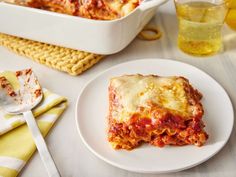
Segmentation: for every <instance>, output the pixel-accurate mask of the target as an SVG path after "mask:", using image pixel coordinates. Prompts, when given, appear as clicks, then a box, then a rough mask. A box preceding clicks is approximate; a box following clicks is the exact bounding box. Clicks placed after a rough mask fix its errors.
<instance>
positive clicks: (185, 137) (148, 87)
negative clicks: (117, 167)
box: [108, 74, 208, 150]
mask: <svg viewBox="0 0 236 177" xmlns="http://www.w3.org/2000/svg"><path fill="white" fill-rule="evenodd" d="M201 98H202V94H201V93H200V92H199V91H197V90H196V89H194V88H193V87H192V86H191V85H190V83H189V81H188V80H187V79H186V78H184V77H176V76H173V77H160V76H155V75H147V76H143V75H139V74H137V75H124V76H120V77H115V78H112V79H111V80H110V85H109V114H108V140H109V142H110V143H111V144H112V146H113V148H115V149H128V150H130V149H133V148H135V147H137V146H138V145H140V144H141V143H143V142H146V143H150V144H152V145H155V146H159V147H163V146H165V145H177V146H181V145H187V144H192V145H197V146H202V145H203V144H204V143H205V142H206V140H207V139H208V135H207V133H206V132H205V131H204V129H203V128H204V123H203V122H202V116H203V113H204V111H203V107H202V104H201V103H200V100H201Z"/></svg>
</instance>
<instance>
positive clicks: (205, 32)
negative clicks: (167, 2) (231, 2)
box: [175, 0, 227, 56]
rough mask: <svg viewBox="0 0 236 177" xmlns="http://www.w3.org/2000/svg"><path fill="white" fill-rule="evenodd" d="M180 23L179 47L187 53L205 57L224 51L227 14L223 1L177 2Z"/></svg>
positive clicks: (180, 0) (186, 0)
mask: <svg viewBox="0 0 236 177" xmlns="http://www.w3.org/2000/svg"><path fill="white" fill-rule="evenodd" d="M175 5H176V12H177V16H178V21H179V33H178V46H179V48H180V49H181V50H182V51H184V52H185V53H188V54H192V55H197V56H204V55H212V54H215V53H217V52H219V51H220V50H221V49H222V37H221V28H222V25H223V22H224V19H225V16H226V13H227V6H226V4H225V2H224V0H222V1H218V3H217V0H215V1H211V0H209V1H207V0H205V1H204V0H201V1H192V0H175Z"/></svg>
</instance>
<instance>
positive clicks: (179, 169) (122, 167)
mask: <svg viewBox="0 0 236 177" xmlns="http://www.w3.org/2000/svg"><path fill="white" fill-rule="evenodd" d="M147 60H148V61H154V62H156V61H161V62H166V61H167V62H173V63H180V64H184V65H187V66H190V67H193V68H194V69H196V70H198V71H200V72H202V73H204V74H206V75H207V76H208V77H210V78H211V79H212V80H213V81H215V82H216V84H217V85H218V86H219V87H221V89H222V90H223V91H224V92H225V94H226V96H227V97H226V98H227V99H228V100H229V103H230V109H231V110H232V111H231V112H232V124H231V127H230V133H229V135H228V137H227V138H226V139H225V141H224V143H223V144H222V145H221V146H220V147H219V148H218V149H217V150H216V151H215V152H214V153H212V154H211V155H210V156H208V157H207V158H204V159H202V160H201V161H199V162H197V163H194V164H191V165H188V166H185V167H182V168H176V169H172V170H162V171H160V170H151V171H150V170H137V169H132V168H129V167H128V168H127V167H126V166H123V165H120V164H119V163H116V162H113V161H111V160H109V159H107V158H106V157H103V156H102V155H100V154H99V153H97V152H96V151H95V150H94V149H93V148H92V147H91V146H90V145H89V143H87V142H86V140H85V139H84V137H83V136H82V133H81V131H80V124H79V121H78V117H79V116H78V111H77V110H78V108H79V100H80V98H81V96H82V94H83V92H84V90H85V89H86V87H87V86H88V85H89V84H90V83H91V82H92V81H94V80H96V79H97V78H98V77H100V76H101V75H103V74H104V73H106V72H109V71H111V70H114V69H116V68H118V67H120V66H122V65H125V64H129V63H136V62H143V61H147ZM75 123H76V129H77V132H78V134H79V136H80V138H81V140H82V142H83V143H84V145H85V147H86V148H88V149H89V151H90V152H92V154H94V155H95V156H96V157H98V158H100V159H101V160H103V161H104V162H106V163H108V164H110V165H112V166H114V167H117V168H119V169H123V170H126V171H130V172H136V173H137V172H138V173H143V174H164V173H174V172H179V171H183V170H186V169H190V168H192V167H195V166H197V165H200V164H202V163H204V162H206V161H207V160H209V159H210V158H212V157H213V156H215V155H216V154H217V153H218V152H219V151H221V150H222V149H223V147H224V146H225V145H226V143H227V142H228V140H229V138H230V136H231V134H232V130H233V126H234V109H233V105H232V101H231V99H230V97H229V95H228V93H227V91H226V90H225V88H224V87H223V86H222V85H221V84H219V83H218V82H217V81H216V80H215V79H214V78H213V77H212V76H211V75H209V74H208V73H206V72H205V71H203V70H201V69H199V68H198V67H196V66H194V65H191V64H188V63H185V62H182V61H176V60H173V59H164V58H141V59H133V60H131V61H127V62H122V63H119V64H116V65H114V66H111V67H110V68H108V69H105V70H104V71H101V72H99V73H98V74H96V75H95V76H93V77H92V78H91V79H90V80H89V81H87V82H86V83H85V85H84V86H83V87H82V89H81V90H80V92H79V94H78V97H77V99H76V105H75Z"/></svg>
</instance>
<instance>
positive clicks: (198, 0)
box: [174, 0, 229, 5]
mask: <svg viewBox="0 0 236 177" xmlns="http://www.w3.org/2000/svg"><path fill="white" fill-rule="evenodd" d="M180 1H184V0H174V2H175V4H181V2H180ZM185 1H186V2H209V0H194V1H192V0H185ZM212 1H213V0H212ZM228 3H229V2H228V1H227V0H226V1H225V0H222V2H220V3H213V4H216V5H223V4H226V5H227V4H228Z"/></svg>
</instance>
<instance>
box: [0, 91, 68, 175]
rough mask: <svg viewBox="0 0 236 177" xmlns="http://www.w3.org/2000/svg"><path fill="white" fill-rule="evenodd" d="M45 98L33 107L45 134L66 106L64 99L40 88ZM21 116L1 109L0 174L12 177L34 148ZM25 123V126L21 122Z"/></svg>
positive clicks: (22, 165)
mask: <svg viewBox="0 0 236 177" xmlns="http://www.w3.org/2000/svg"><path fill="white" fill-rule="evenodd" d="M43 95H44V98H43V100H42V102H41V103H40V104H39V105H38V106H37V107H36V108H35V109H34V110H33V114H34V116H35V117H36V118H37V123H38V126H39V128H40V130H41V132H42V134H43V136H45V135H47V133H48V132H49V130H50V129H51V128H52V126H53V124H54V123H55V122H56V120H57V119H58V118H59V117H60V115H61V114H62V113H63V111H64V110H65V109H66V106H67V101H66V98H64V97H62V96H59V95H57V94H54V93H52V92H50V91H48V90H47V89H43ZM24 123H25V121H24V118H23V116H22V115H17V116H12V115H9V114H7V113H6V112H4V110H2V109H1V108H0V177H15V176H17V174H18V173H19V172H20V170H21V169H22V168H23V167H24V165H25V164H26V162H27V161H28V160H29V159H30V157H31V156H32V155H33V153H34V152H35V150H36V147H35V144H34V141H33V139H32V137H31V134H30V132H29V130H28V127H27V125H25V124H24ZM23 124H24V125H23Z"/></svg>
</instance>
